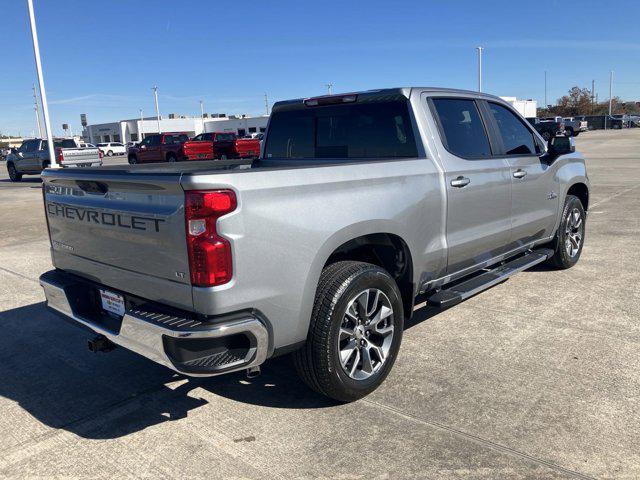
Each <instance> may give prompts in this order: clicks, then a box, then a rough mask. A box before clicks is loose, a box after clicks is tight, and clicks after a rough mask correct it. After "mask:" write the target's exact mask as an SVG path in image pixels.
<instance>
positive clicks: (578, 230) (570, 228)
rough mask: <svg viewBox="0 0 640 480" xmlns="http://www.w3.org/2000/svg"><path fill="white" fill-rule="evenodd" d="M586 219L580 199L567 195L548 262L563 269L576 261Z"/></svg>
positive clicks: (582, 242) (582, 239)
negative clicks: (576, 244) (577, 224)
mask: <svg viewBox="0 0 640 480" xmlns="http://www.w3.org/2000/svg"><path fill="white" fill-rule="evenodd" d="M576 214H577V215H578V217H579V226H576V223H577V220H576ZM572 217H573V218H572ZM586 220H587V216H586V214H585V211H584V206H583V205H582V202H581V201H580V199H579V198H578V197H574V196H573V195H567V198H566V199H565V201H564V208H563V209H562V218H561V220H560V225H559V226H558V231H557V232H556V237H555V239H554V240H553V244H552V246H553V249H554V254H553V256H552V257H551V258H549V260H548V263H549V264H551V265H553V266H554V267H556V268H559V269H562V270H564V269H567V268H571V267H573V266H574V265H575V264H576V263H578V260H580V255H581V254H582V247H583V245H584V238H585V231H586V228H585V227H586ZM576 235H578V236H579V240H578V247H577V249H576V248H575V243H576V240H577V238H578V237H577V236H576ZM570 237H572V238H570ZM572 239H573V241H572Z"/></svg>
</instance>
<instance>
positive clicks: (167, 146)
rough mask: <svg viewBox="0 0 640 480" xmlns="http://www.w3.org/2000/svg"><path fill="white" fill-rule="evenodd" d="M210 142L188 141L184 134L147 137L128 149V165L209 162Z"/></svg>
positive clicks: (210, 157)
mask: <svg viewBox="0 0 640 480" xmlns="http://www.w3.org/2000/svg"><path fill="white" fill-rule="evenodd" d="M212 158H213V151H212V148H211V143H210V142H203V141H198V140H195V139H194V140H189V136H188V135H187V134H186V133H159V134H153V135H147V136H146V137H145V138H144V140H142V141H141V142H140V143H139V144H137V145H134V146H131V147H129V151H128V159H129V163H130V164H132V165H133V164H136V163H154V162H182V161H187V160H211V159H212Z"/></svg>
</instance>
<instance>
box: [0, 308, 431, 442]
mask: <svg viewBox="0 0 640 480" xmlns="http://www.w3.org/2000/svg"><path fill="white" fill-rule="evenodd" d="M416 314H417V315H414V317H416V318H412V319H411V320H410V321H409V322H407V328H411V327H412V326H413V325H416V324H417V323H419V322H420V321H423V320H424V319H426V318H430V316H432V314H433V312H428V311H427V309H422V310H420V311H418V312H416ZM0 328H2V331H3V335H2V336H1V337H0V379H1V380H0V397H3V398H4V399H3V398H0V413H2V410H3V409H6V408H8V405H9V404H8V403H7V400H9V401H10V402H15V403H17V404H18V405H20V407H21V408H23V409H24V410H25V411H26V412H28V413H29V414H30V415H31V416H33V417H34V418H35V419H36V420H38V421H39V422H42V423H43V424H45V425H47V426H49V427H51V428H55V429H65V430H68V431H70V432H73V433H75V434H76V435H78V436H80V437H83V438H91V439H109V438H118V437H122V436H126V435H128V434H130V433H133V432H136V431H140V430H143V429H145V428H148V427H150V426H153V425H157V424H159V423H162V422H167V421H172V420H177V419H181V418H185V417H186V416H187V415H188V413H189V412H190V411H192V410H194V409H196V408H198V407H201V406H203V405H206V404H207V403H209V401H208V400H206V399H205V398H206V397H208V398H212V397H211V394H213V395H217V396H220V397H222V401H223V402H224V401H225V399H229V400H233V401H236V402H243V403H247V404H252V405H257V406H266V407H271V408H294V409H305V408H314V409H317V408H327V407H335V406H336V405H337V404H336V403H335V402H332V401H330V400H328V399H326V398H324V397H322V396H320V395H318V394H316V393H314V392H312V391H311V390H310V389H308V388H307V387H306V386H305V385H304V384H303V383H302V382H301V381H300V380H299V379H298V378H297V375H296V373H295V371H294V369H293V367H292V365H291V362H290V359H289V358H288V357H281V358H276V359H273V360H270V361H269V362H267V363H266V364H265V365H264V366H263V369H262V375H260V376H259V377H257V378H253V379H249V378H247V377H246V375H245V374H244V372H238V373H232V374H228V375H223V376H220V377H212V378H200V379H187V378H185V377H183V376H181V375H177V374H175V373H174V372H172V371H170V370H169V369H166V368H164V367H161V366H159V365H157V364H155V363H153V362H151V361H149V360H147V359H145V358H142V357H140V356H138V355H136V354H134V353H131V352H129V351H126V350H124V349H116V350H114V351H113V352H111V353H109V354H93V353H91V352H89V351H88V350H87V348H86V340H87V338H89V336H90V334H89V333H85V332H84V331H82V330H80V329H78V328H77V327H75V326H73V325H70V324H67V323H66V322H64V321H63V320H62V319H60V318H58V317H57V316H55V315H53V314H51V313H50V312H49V311H47V310H46V309H45V307H44V303H36V304H32V305H27V306H24V307H19V308H15V309H12V310H7V311H4V312H0ZM207 392H208V393H207ZM203 397H205V398H203ZM10 402H9V403H10ZM27 430H28V429H25V431H27ZM21 440H22V441H25V440H27V439H21Z"/></svg>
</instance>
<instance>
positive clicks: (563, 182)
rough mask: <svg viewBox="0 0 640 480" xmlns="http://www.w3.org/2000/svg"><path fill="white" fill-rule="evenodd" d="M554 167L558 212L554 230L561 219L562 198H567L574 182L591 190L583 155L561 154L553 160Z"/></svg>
mask: <svg viewBox="0 0 640 480" xmlns="http://www.w3.org/2000/svg"><path fill="white" fill-rule="evenodd" d="M554 168H555V169H556V172H555V177H556V181H557V185H558V190H559V191H558V200H559V201H558V214H557V216H556V224H555V228H554V235H555V232H556V231H557V230H558V227H559V226H560V221H561V219H562V217H561V216H562V210H563V209H564V200H565V198H567V192H568V191H569V189H570V188H571V187H572V186H573V185H576V184H579V183H581V184H584V185H586V187H587V190H588V191H590V190H591V185H590V183H589V177H588V176H587V167H586V165H585V163H584V157H583V156H582V155H581V154H579V153H573V154H571V155H563V156H562V157H560V158H558V159H557V160H556V161H555V162H554Z"/></svg>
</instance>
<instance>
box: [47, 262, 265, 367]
mask: <svg viewBox="0 0 640 480" xmlns="http://www.w3.org/2000/svg"><path fill="white" fill-rule="evenodd" d="M40 285H41V286H42V288H43V289H44V293H45V296H46V299H47V306H48V307H49V308H50V309H52V310H54V311H55V312H56V313H58V314H61V315H63V316H64V317H66V318H67V319H70V320H72V321H73V322H74V323H76V324H78V325H79V326H82V327H85V328H89V329H90V330H92V331H94V332H95V333H97V334H98V335H103V336H104V338H105V340H107V341H109V342H112V343H114V344H116V345H120V346H122V347H124V348H127V349H129V350H131V351H134V352H136V353H138V354H140V355H142V356H144V357H146V358H148V359H150V360H153V361H154V362H157V363H159V364H161V365H164V366H166V367H168V368H170V369H172V370H174V371H176V372H178V373H182V374H186V375H190V376H213V375H219V374H222V373H228V372H233V371H237V370H244V369H247V368H252V367H256V366H258V365H260V364H262V363H263V362H264V361H265V360H266V358H267V351H268V344H269V336H268V332H267V329H266V327H265V326H264V324H263V323H262V322H261V321H260V320H259V319H258V318H257V317H255V316H253V315H252V314H251V313H249V312H246V313H243V314H236V315H234V316H233V317H232V318H230V319H229V320H227V321H224V320H222V321H219V322H216V323H203V322H198V321H194V320H193V319H187V318H179V317H176V316H173V315H163V314H152V313H150V312H145V311H143V310H142V309H139V308H131V309H127V310H126V311H125V313H124V315H123V316H122V320H121V322H119V324H118V325H117V326H115V327H114V326H113V322H105V321H104V312H100V311H99V307H98V306H97V305H96V306H95V307H92V306H91V305H90V304H91V301H89V300H88V299H87V297H90V295H89V292H90V291H91V289H93V288H95V286H94V285H93V284H91V283H90V282H84V281H82V280H78V279H77V277H75V276H72V275H68V274H65V273H64V272H61V271H58V270H53V271H50V272H46V273H44V274H43V275H41V277H40ZM118 327H119V328H118Z"/></svg>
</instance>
